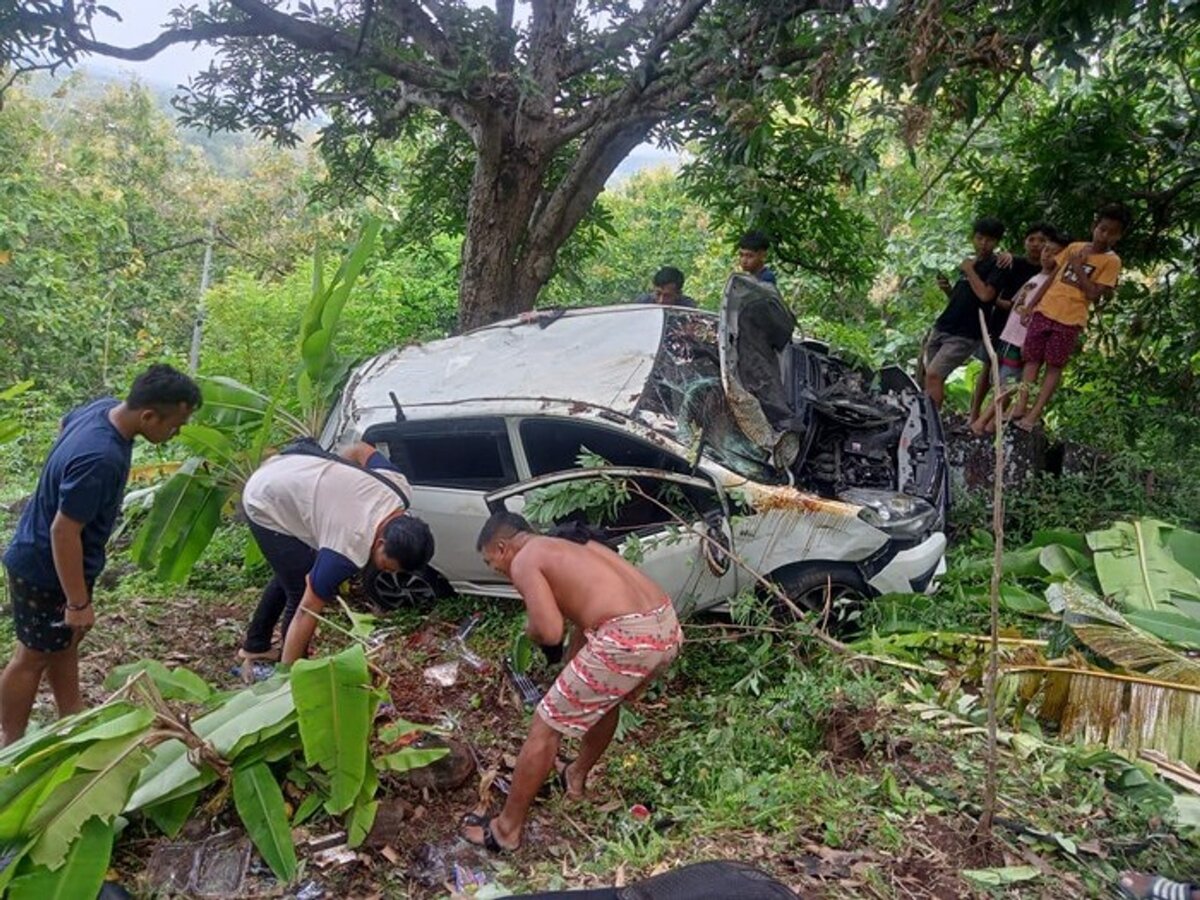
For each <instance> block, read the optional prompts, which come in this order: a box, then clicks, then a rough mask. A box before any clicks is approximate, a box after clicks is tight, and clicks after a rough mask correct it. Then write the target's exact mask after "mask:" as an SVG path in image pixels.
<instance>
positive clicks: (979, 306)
mask: <svg viewBox="0 0 1200 900" xmlns="http://www.w3.org/2000/svg"><path fill="white" fill-rule="evenodd" d="M1002 237H1004V225H1003V224H1002V223H1001V222H1000V220H999V219H994V218H992V217H990V216H984V217H983V218H980V219H977V220H976V221H975V225H974V227H973V229H972V237H971V241H972V244H973V245H974V247H975V254H974V255H973V256H968V257H967V258H966V259H964V260H963V261H962V263H961V264H960V265H959V267H958V268H959V272H960V273H961V274H960V275H959V278H958V281H957V282H955V284H954V286H953V287H951V286H950V282H949V280H947V278H946V276H944V275H938V287H940V288H941V289H942V292H943V293H945V294H946V296H947V297H948V298H949V301H950V302H949V303H947V304H946V308H945V309H944V310H943V311H942V314H941V315H940V316H938V317H937V321H935V322H934V323H933V328H931V329H930V331H929V334H927V335H926V336H925V341H924V345H923V347H922V349H921V360H920V365H919V366H918V376H919V380H923V381H924V385H925V390H926V391H927V392H928V393H929V396H930V397H931V398H933V402H934V403H935V404H937V406H938V407H939V408H940V407H941V405H942V401H943V400H944V399H945V396H946V379H947V378H948V377H949V376H950V374H951V373H952V372H953V371H954V370H955V369H957V368H958V367H959V366H961V365H962V364H963V363H965V362H966V361H967V360H968V359H970V358H971V354H972V353H974V352H975V351H976V350H977V349H978V348H979V346H980V343H981V342H982V340H983V331H982V329H981V328H980V323H979V312H980V310H983V311H985V312H989V311H990V310H991V304H992V303H993V302H994V301H995V299H996V297H997V295H998V294H999V291H1000V288H1001V287H1002V286H1003V285H1004V283H1005V281H1006V279H1007V277H1008V275H1007V273H1006V272H1005V271H1004V270H1003V269H1001V268H1000V267H999V266H998V265H997V261H996V254H995V250H996V244H998V243H999V242H1000V238H1002Z"/></svg>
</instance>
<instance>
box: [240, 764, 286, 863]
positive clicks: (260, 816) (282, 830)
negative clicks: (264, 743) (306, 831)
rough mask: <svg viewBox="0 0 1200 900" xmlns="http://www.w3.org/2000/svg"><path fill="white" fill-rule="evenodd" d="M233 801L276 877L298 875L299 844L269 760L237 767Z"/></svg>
mask: <svg viewBox="0 0 1200 900" xmlns="http://www.w3.org/2000/svg"><path fill="white" fill-rule="evenodd" d="M233 802H234V805H235V806H237V811H238V816H240V817H241V820H242V824H243V825H245V826H246V831H247V832H248V833H249V835H250V840H252V841H253V842H254V846H255V847H257V848H258V852H259V853H261V854H262V858H263V859H264V860H266V863H267V865H268V866H270V867H271V871H272V872H274V873H275V877H276V878H278V879H279V880H280V881H282V882H284V883H287V882H290V881H291V880H292V878H294V877H295V875H296V848H295V847H294V846H292V832H291V828H290V827H289V826H288V820H287V810H286V809H285V808H284V805H283V792H282V791H281V790H280V789H279V782H277V781H276V780H275V776H274V775H272V774H271V770H270V769H269V768H267V765H266V763H261V762H260V763H254V764H253V765H250V766H246V767H244V768H237V769H234V771H233Z"/></svg>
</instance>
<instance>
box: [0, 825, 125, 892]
mask: <svg viewBox="0 0 1200 900" xmlns="http://www.w3.org/2000/svg"><path fill="white" fill-rule="evenodd" d="M112 847H113V828H112V826H111V825H109V824H107V823H105V822H104V821H102V820H101V819H100V818H98V817H96V818H91V819H88V820H87V821H86V822H84V823H83V826H82V827H81V828H80V830H79V839H78V840H77V841H75V843H74V844H72V845H71V850H70V852H69V853H68V854H67V858H66V862H64V863H63V864H62V865H61V866H60V867H59V868H57V869H50V868H48V867H47V866H44V865H32V866H30V867H29V868H28V871H27V874H22V875H20V876H19V877H18V878H16V879H14V880H13V883H12V884H11V885H10V886H9V893H8V897H9V900H75V898H77V897H95V896H96V895H97V894H99V893H100V887H101V885H103V884H104V873H105V872H107V871H108V860H109V858H110V857H111V856H112Z"/></svg>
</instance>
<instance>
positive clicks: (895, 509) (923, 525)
mask: <svg viewBox="0 0 1200 900" xmlns="http://www.w3.org/2000/svg"><path fill="white" fill-rule="evenodd" d="M838 499H839V500H842V501H845V502H846V503H853V504H855V505H857V506H861V507H862V509H860V510H859V511H858V517H859V518H860V519H862V520H863V521H864V522H866V523H867V524H868V525H870V526H872V527H873V528H878V529H879V530H880V531H886V532H887V533H888V534H889V535H891V536H893V537H921V536H922V535H924V534H925V533H926V532H927V531H928V530H929V527H930V526H931V525H932V524H933V522H934V520H935V519H936V518H937V510H936V509H934V507H933V505H932V504H930V503H928V502H926V501H925V500H922V499H921V498H920V497H910V496H909V495H908V494H897V493H894V492H892V491H876V490H870V489H868V488H851V489H850V490H848V491H843V492H842V493H840V494H838Z"/></svg>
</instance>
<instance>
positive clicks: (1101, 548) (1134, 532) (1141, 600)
mask: <svg viewBox="0 0 1200 900" xmlns="http://www.w3.org/2000/svg"><path fill="white" fill-rule="evenodd" d="M1176 530H1177V529H1175V528H1174V526H1171V525H1168V524H1166V523H1164V522H1159V521H1157V520H1155V519H1137V520H1135V521H1133V522H1117V523H1115V524H1114V525H1113V526H1112V527H1111V528H1105V529H1103V530H1101V531H1092V532H1089V533H1088V536H1087V539H1088V546H1089V547H1090V548H1091V549H1092V563H1093V565H1094V566H1095V568H1096V576H1097V578H1099V580H1100V586H1101V588H1103V590H1104V593H1105V594H1107V595H1110V596H1113V597H1115V598H1116V599H1117V600H1118V601H1119V602H1120V603H1121V604H1122V605H1123V606H1124V607H1126V608H1128V609H1150V610H1153V609H1161V608H1162V607H1163V606H1164V605H1167V604H1170V603H1171V602H1172V600H1173V599H1174V598H1176V597H1183V598H1188V599H1192V600H1200V578H1198V577H1197V576H1196V574H1194V573H1193V572H1191V571H1189V570H1188V568H1187V567H1185V566H1184V565H1182V564H1181V563H1180V562H1179V561H1178V560H1176V559H1175V556H1174V554H1173V550H1172V546H1174V547H1178V548H1179V549H1180V550H1181V552H1183V553H1184V554H1185V555H1186V556H1187V557H1188V559H1189V561H1191V556H1190V554H1191V553H1192V552H1193V551H1194V542H1193V541H1192V540H1191V539H1190V538H1189V537H1187V536H1186V535H1182V536H1179V537H1175V538H1174V541H1173V543H1172V532H1174V531H1176Z"/></svg>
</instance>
